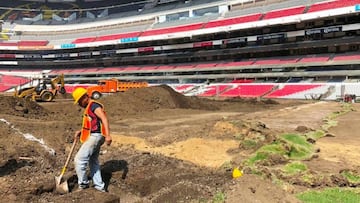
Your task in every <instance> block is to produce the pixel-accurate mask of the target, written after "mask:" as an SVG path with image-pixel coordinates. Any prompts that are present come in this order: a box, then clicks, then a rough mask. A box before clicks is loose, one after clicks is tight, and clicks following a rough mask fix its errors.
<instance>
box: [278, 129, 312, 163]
mask: <svg viewBox="0 0 360 203" xmlns="http://www.w3.org/2000/svg"><path fill="white" fill-rule="evenodd" d="M280 138H281V139H282V140H283V141H285V142H286V143H287V144H288V145H289V146H290V151H289V153H288V156H289V158H290V159H295V160H303V159H308V158H310V157H311V156H312V154H313V152H314V147H313V146H312V145H311V144H310V143H308V142H307V141H306V138H305V137H304V136H301V135H297V134H284V135H282V136H280Z"/></svg>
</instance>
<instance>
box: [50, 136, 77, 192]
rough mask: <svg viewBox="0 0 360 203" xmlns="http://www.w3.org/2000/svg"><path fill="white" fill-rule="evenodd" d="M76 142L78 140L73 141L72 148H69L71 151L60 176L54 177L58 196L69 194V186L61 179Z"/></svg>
mask: <svg viewBox="0 0 360 203" xmlns="http://www.w3.org/2000/svg"><path fill="white" fill-rule="evenodd" d="M77 140H78V139H75V140H74V142H73V144H72V146H71V150H70V153H69V156H68V158H67V160H66V162H65V165H64V167H63V168H62V170H61V173H60V176H55V183H56V188H55V190H56V192H58V193H60V194H65V193H68V192H69V185H68V182H67V181H64V182H61V179H62V177H63V175H64V174H65V171H66V168H67V166H68V165H69V162H70V158H71V155H72V153H73V151H74V148H75V145H76V143H77Z"/></svg>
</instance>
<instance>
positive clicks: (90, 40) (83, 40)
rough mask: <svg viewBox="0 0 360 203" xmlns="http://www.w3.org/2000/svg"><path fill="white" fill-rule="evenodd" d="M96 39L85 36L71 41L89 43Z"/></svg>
mask: <svg viewBox="0 0 360 203" xmlns="http://www.w3.org/2000/svg"><path fill="white" fill-rule="evenodd" d="M95 40H96V37H84V38H77V39H75V40H74V41H72V42H71V43H73V44H80V43H89V42H93V41H95Z"/></svg>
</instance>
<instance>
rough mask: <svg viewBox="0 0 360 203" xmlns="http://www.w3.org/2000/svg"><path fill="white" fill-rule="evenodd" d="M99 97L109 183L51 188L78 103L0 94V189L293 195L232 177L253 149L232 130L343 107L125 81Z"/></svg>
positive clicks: (283, 124) (314, 117) (192, 196)
mask: <svg viewBox="0 0 360 203" xmlns="http://www.w3.org/2000/svg"><path fill="white" fill-rule="evenodd" d="M102 102H103V103H104V104H105V108H106V111H107V113H108V115H109V119H110V123H111V132H112V135H113V138H114V142H113V145H112V146H111V147H106V146H103V148H102V149H103V150H102V153H101V156H100V159H101V162H102V173H103V174H102V175H103V177H104V180H105V181H106V183H107V185H108V190H109V193H98V192H95V190H93V189H88V190H85V191H84V193H76V192H75V193H74V192H72V193H69V194H66V195H57V194H55V193H53V189H54V180H53V179H54V176H56V175H58V174H59V173H60V170H61V167H62V165H63V163H64V162H65V159H66V155H67V153H68V152H69V149H70V146H71V140H72V135H73V132H74V131H75V130H77V129H78V128H79V127H80V121H81V109H80V108H79V107H77V106H74V105H73V104H72V102H71V101H70V100H62V99H61V98H58V99H57V100H56V101H55V102H52V103H40V105H38V104H36V103H28V102H25V101H18V100H14V99H13V98H11V97H3V96H1V95H0V104H1V107H2V111H1V112H0V119H2V120H1V121H0V127H1V128H0V133H1V134H0V135H1V137H0V150H1V159H0V180H1V181H0V185H1V187H0V195H1V198H2V199H3V200H4V201H5V200H6V201H8V202H14V201H16V202H30V201H33V202H51V201H52V202H71V201H72V202H119V199H120V200H121V201H122V202H199V201H211V200H212V199H213V198H214V196H215V195H216V194H219V193H225V194H227V195H226V196H227V202H239V201H240V202H248V201H253V200H254V201H255V200H256V201H260V202H263V201H264V200H267V201H268V202H284V201H285V202H286V201H288V202H296V201H297V200H296V199H295V198H294V197H293V196H292V194H290V193H286V192H284V191H283V189H282V188H280V187H277V186H275V185H274V184H272V183H271V182H270V181H266V180H262V179H261V178H260V177H257V176H255V175H250V174H245V175H244V177H243V178H241V179H238V180H233V179H232V178H231V170H229V167H228V165H229V164H230V163H231V164H232V165H237V164H240V162H241V160H242V159H244V158H245V157H246V156H248V155H249V154H248V152H246V151H242V150H240V148H239V144H240V143H239V137H238V136H239V135H240V134H243V133H244V131H246V132H247V133H248V132H249V131H251V132H261V133H262V134H265V135H266V137H267V138H268V139H271V138H272V136H274V135H276V134H278V133H280V132H289V131H294V129H295V128H296V127H297V126H298V125H303V126H308V127H309V128H317V127H319V126H320V125H321V123H322V119H323V118H324V117H325V116H326V115H328V114H330V113H331V112H334V111H336V110H339V109H340V105H339V104H337V103H324V102H320V103H313V102H299V101H279V103H278V102H273V101H260V102H257V101H256V100H232V101H210V100H206V99H198V98H187V97H184V96H182V95H180V94H177V93H176V92H174V91H172V90H171V89H169V88H168V87H152V88H146V89H139V90H131V91H128V92H126V93H123V94H117V95H112V96H108V97H106V98H104V99H102ZM264 124H265V126H266V127H265V128H264ZM340 124H341V123H340ZM339 127H341V125H339ZM334 130H335V129H334ZM353 130H354V129H353ZM340 131H341V130H340ZM340 131H336V132H337V133H335V134H339V133H338V132H340ZM30 135H33V136H34V137H33V140H32V141H31V140H28V139H29V138H30V137H31V136H30ZM248 135H252V134H251V133H248ZM254 135H255V134H254ZM25 137H26V138H28V139H25ZM324 140H325V139H324ZM42 141H43V142H42ZM359 141H360V140H359ZM264 142H266V140H264ZM329 142H331V141H329ZM322 143H323V142H320V141H319V142H318V145H319V146H320V147H321V148H323V147H324V146H326V144H324V146H322ZM324 143H325V141H324ZM325 148H326V147H325ZM324 150H325V149H324ZM53 152H55V154H53ZM325 159H326V160H327V161H333V160H329V159H328V158H326V157H323V155H322V154H321V153H320V158H319V159H315V160H312V162H310V163H309V164H310V165H311V166H314V167H315V165H316V163H317V162H316V160H319V161H323V160H325ZM345 164H348V165H347V166H344V167H348V168H351V167H352V165H351V163H349V162H345ZM315 169H316V168H315ZM334 170H335V172H336V170H337V169H334ZM66 178H68V179H69V183H70V186H71V188H73V187H76V184H75V183H76V176H75V173H74V170H73V165H71V167H70V168H69V169H68V173H67V174H66Z"/></svg>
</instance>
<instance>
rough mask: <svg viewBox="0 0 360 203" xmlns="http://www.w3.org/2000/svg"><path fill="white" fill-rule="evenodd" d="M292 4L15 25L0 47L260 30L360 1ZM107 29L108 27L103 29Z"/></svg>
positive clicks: (347, 8) (351, 8)
mask: <svg viewBox="0 0 360 203" xmlns="http://www.w3.org/2000/svg"><path fill="white" fill-rule="evenodd" d="M291 2H293V4H292V5H293V7H291V8H286V7H285V5H286V4H279V5H281V6H279V7H274V5H273V4H271V5H268V6H265V7H261V8H262V9H258V10H257V12H255V11H254V12H252V13H248V14H246V15H243V14H244V13H246V9H240V10H234V11H229V12H225V13H224V15H223V16H224V17H225V18H224V17H221V16H220V17H219V15H213V16H215V19H213V18H210V17H209V16H202V17H199V18H200V19H202V20H201V21H200V22H196V21H195V23H194V19H197V18H194V19H190V18H189V19H188V20H178V21H176V23H174V22H165V23H156V19H157V18H156V15H154V16H151V17H150V18H148V19H147V20H144V21H136V20H133V21H134V23H131V22H122V21H121V19H112V21H111V22H112V23H113V21H116V22H117V21H118V20H119V22H118V23H120V24H117V25H113V26H111V25H112V24H111V23H110V24H109V26H110V27H107V24H106V23H108V22H110V21H102V22H97V23H89V24H87V25H86V26H85V25H80V24H78V25H66V26H65V25H64V26H51V25H48V26H39V25H17V24H15V25H11V26H10V27H9V28H6V29H5V30H7V31H8V32H9V33H12V34H11V35H10V43H7V44H0V48H4V47H5V46H7V47H8V46H19V45H18V41H20V42H21V41H24V40H26V41H28V42H29V41H30V42H31V41H33V42H34V43H36V41H38V40H39V39H40V40H43V41H45V40H46V41H48V42H49V43H48V44H47V46H45V47H43V48H42V49H52V48H55V49H60V48H75V47H84V46H99V45H110V44H118V43H128V42H138V41H149V40H156V39H164V38H176V37H184V36H187V35H190V36H191V35H201V34H207V33H214V32H223V31H231V30H239V29H247V28H252V27H261V26H267V25H271V24H273V25H274V24H282V23H290V22H299V21H301V20H304V21H305V20H309V19H316V18H319V17H327V16H329V15H345V14H347V13H354V12H358V11H359V8H358V7H359V6H358V4H360V0H347V1H343V0H336V1H332V2H320V3H315V4H310V5H305V4H304V1H291ZM264 8H266V9H264ZM342 8H344V9H342ZM251 9H253V8H251ZM272 9H273V10H272ZM329 9H332V11H333V12H331V13H329V12H328V10H329ZM339 9H340V10H339ZM341 9H342V10H341ZM264 10H266V11H264ZM239 11H243V12H239ZM252 11H253V10H252ZM323 11H324V12H323ZM231 13H237V14H238V16H237V17H234V16H233V15H232V14H231ZM229 16H231V17H229ZM299 16H300V17H299ZM121 22H122V23H121ZM104 27H107V28H106V29H104ZM90 29H91V30H90ZM70 32H71V33H70ZM155 36H156V37H155ZM49 45H51V46H49ZM35 46H38V45H35ZM11 49H13V48H11ZM40 49H41V46H40Z"/></svg>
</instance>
